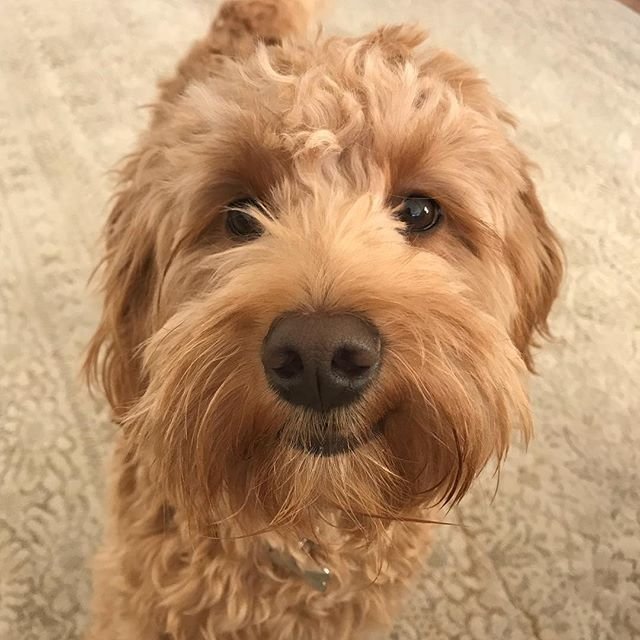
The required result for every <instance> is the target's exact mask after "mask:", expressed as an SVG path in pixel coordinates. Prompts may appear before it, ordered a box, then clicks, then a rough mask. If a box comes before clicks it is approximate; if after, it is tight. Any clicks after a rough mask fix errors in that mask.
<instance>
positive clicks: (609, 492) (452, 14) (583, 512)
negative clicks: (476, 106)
mask: <svg viewBox="0 0 640 640" xmlns="http://www.w3.org/2000/svg"><path fill="white" fill-rule="evenodd" d="M334 4H335V7H336V8H335V11H334V12H333V14H331V18H330V20H329V27H330V28H332V29H336V28H337V29H340V30H342V31H346V30H348V31H352V32H360V31H362V30H366V29H371V28H373V27H374V26H375V25H377V24H379V23H382V22H388V21H400V20H405V21H406V20H412V21H415V20H417V21H420V22H422V23H424V24H425V25H427V26H428V27H429V28H430V31H431V34H432V39H433V42H434V43H436V44H438V45H444V46H447V47H449V48H451V49H453V50H455V51H457V52H458V53H460V54H461V55H463V56H464V57H465V58H467V59H469V60H471V61H473V62H474V63H475V64H476V65H477V66H479V67H480V68H481V69H482V70H483V71H484V73H485V74H486V76H487V77H488V78H489V80H490V81H491V83H492V85H493V86H494V88H495V90H496V92H497V93H498V94H499V95H500V96H501V97H502V98H503V99H504V100H505V101H506V102H507V103H508V104H509V105H510V106H511V108H512V110H513V111H514V112H515V113H516V114H517V115H518V117H519V119H520V122H521V126H520V129H519V132H518V134H517V135H518V139H519V141H520V143H521V144H522V146H523V147H524V148H526V150H527V152H528V153H529V154H530V155H531V157H532V158H533V159H534V160H535V161H536V162H537V163H538V164H539V165H540V167H541V169H542V171H541V174H540V175H539V177H538V182H539V185H540V192H541V196H542V199H543V202H544V204H545V206H546V208H547V211H548V212H549V216H550V218H551V220H552V221H553V223H554V225H555V226H556V228H557V229H558V231H559V233H560V235H561V236H562V238H563V241H564V243H565V246H566V251H567V257H568V264H569V271H568V277H567V281H566V283H565V286H564V289H563V293H562V297H561V301H560V303H559V304H558V306H557V308H556V310H555V313H554V316H553V318H552V326H553V330H554V333H555V334H556V336H557V341H556V342H554V343H553V344H550V345H548V346H547V347H546V348H545V349H544V351H543V352H542V353H541V354H540V357H539V360H538V363H539V371H540V375H539V376H538V377H537V378H535V380H533V381H532V384H531V394H532V398H533V402H534V405H535V413H536V425H537V427H536V438H535V440H534V442H533V444H532V445H531V446H530V448H529V451H528V452H527V453H526V455H525V454H524V453H523V452H522V451H520V450H519V449H518V447H514V450H513V452H512V454H511V455H510V458H509V460H508V463H507V465H506V467H505V470H504V473H503V475H502V479H501V485H500V492H499V493H498V496H497V498H496V499H495V500H494V501H492V500H491V496H492V493H493V484H492V481H491V479H490V478H485V479H484V480H482V481H481V482H480V483H479V484H478V485H477V487H476V489H475V490H474V491H473V492H472V493H471V494H470V495H469V496H468V497H467V498H466V499H465V500H464V501H463V503H462V504H461V506H460V507H459V508H457V509H456V510H455V511H454V513H452V514H451V518H453V519H455V520H456V521H457V522H459V523H462V524H463V525H464V526H459V527H449V528H447V529H446V530H442V531H441V532H440V536H439V540H438V543H437V545H436V548H435V550H434V553H433V554H432V555H431V556H430V557H429V558H428V559H425V568H424V571H423V573H422V575H421V577H420V579H419V581H418V582H417V584H416V586H415V589H414V590H413V592H412V595H411V597H410V599H409V600H408V601H407V602H406V604H405V607H404V611H403V614H402V615H401V616H400V618H399V619H398V621H397V623H396V626H395V629H394V631H393V635H392V638H394V639H395V640H435V639H438V640H440V639H442V640H445V639H448V640H450V639H457V638H460V639H478V640H494V639H496V638H509V639H510V640H524V639H530V638H538V639H540V640H555V639H561V640H586V639H591V638H593V639H598V640H603V639H611V640H614V639H615V640H631V638H638V637H640V565H639V561H638V559H639V558H640V535H639V527H640V429H639V428H638V416H639V415H640V394H638V389H637V388H638V381H639V380H640V354H639V344H640V325H639V323H638V318H639V317H640V281H639V280H638V273H639V272H640V252H639V251H638V241H639V240H640V216H639V211H638V201H639V199H640V152H639V150H640V109H638V105H639V104H640V37H639V34H640V15H638V14H636V13H634V12H633V11H631V10H630V9H629V8H628V7H627V6H624V5H623V4H621V3H618V2H612V1H611V0H609V1H605V0H563V1H560V0H491V2H486V1H485V0H447V2H442V0H414V1H411V0H378V1H377V2H375V3H373V2H370V1H369V0H344V1H342V2H336V3H334ZM627 4H635V5H637V4H638V2H630V1H628V2H627ZM2 7H3V9H2V14H3V20H2V21H0V42H1V43H2V47H1V48H0V350H1V351H0V362H1V363H2V364H1V366H0V567H1V569H0V638H2V639H3V640H63V639H65V640H66V639H75V638H78V637H79V636H80V630H81V629H82V627H83V624H84V621H85V619H86V607H87V602H88V598H89V594H90V581H89V573H88V571H87V568H86V567H87V563H88V561H89V559H90V557H91V555H92V553H93V550H94V549H95V546H96V544H97V542H98V540H99V537H100V532H101V518H102V491H103V482H102V478H103V474H102V461H103V460H104V458H105V456H106V454H107V452H108V449H109V442H110V439H111V435H112V427H111V425H110V424H109V422H108V418H107V411H106V408H105V405H104V402H103V401H102V400H101V399H99V398H98V399H92V398H90V397H89V395H88V394H87V392H86V390H85V388H84V387H83V385H82V383H81V381H80V379H79V375H78V369H79V361H80V357H81V352H82V350H83V348H84V346H85V344H86V341H87V339H88V337H89V335H90V333H91V330H92V327H93V326H95V321H96V315H97V309H98V300H97V298H96V297H95V295H93V294H92V293H90V290H88V289H87V286H86V285H87V278H88V276H89V274H90V272H91V270H92V268H93V267H94V265H95V263H96V257H97V242H98V232H99V229H100V227H101V225H102V223H103V220H104V216H105V212H106V209H107V204H106V203H107V200H108V196H109V193H110V184H111V183H110V177H109V175H108V174H107V171H108V169H109V168H110V167H112V166H113V164H114V163H115V161H116V160H117V159H118V158H120V157H121V156H122V155H123V154H124V153H125V152H126V151H127V150H129V149H131V147H132V145H133V142H134V140H135V135H136V131H138V130H139V129H140V127H141V126H142V123H143V121H144V119H145V114H144V112H143V111H142V110H139V109H137V107H138V105H141V104H144V103H145V102H148V101H149V100H150V98H151V97H152V94H153V81H154V78H155V77H156V76H157V75H158V74H159V73H161V72H164V71H166V70H168V69H169V68H171V66H172V64H173V63H174V62H175V60H176V57H177V56H178V55H179V53H180V52H181V51H182V50H183V49H184V47H185V46H186V44H187V43H188V42H189V41H190V40H191V39H192V38H193V37H195V36H197V35H199V34H200V33H202V32H203V31H204V29H205V28H206V20H207V17H208V16H210V15H211V14H212V12H213V7H212V4H211V2H209V0H149V1H148V2H144V3H142V2H128V1H127V0H60V1H59V2H57V3H52V2H48V3H43V2H41V1H40V0H3V3H2Z"/></svg>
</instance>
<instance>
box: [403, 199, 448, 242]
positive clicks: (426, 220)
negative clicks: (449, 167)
mask: <svg viewBox="0 0 640 640" xmlns="http://www.w3.org/2000/svg"><path fill="white" fill-rule="evenodd" d="M392 204H394V205H395V214H396V216H397V218H398V220H400V221H401V222H403V223H404V225H405V233H407V234H409V235H412V234H417V233H426V232H427V231H431V230H432V229H434V228H435V227H436V226H437V225H438V224H439V223H440V222H441V221H442V219H443V217H444V214H443V212H442V207H441V206H440V203H439V202H438V201H437V200H434V199H433V198H428V197H426V196H421V195H409V196H404V197H394V198H392Z"/></svg>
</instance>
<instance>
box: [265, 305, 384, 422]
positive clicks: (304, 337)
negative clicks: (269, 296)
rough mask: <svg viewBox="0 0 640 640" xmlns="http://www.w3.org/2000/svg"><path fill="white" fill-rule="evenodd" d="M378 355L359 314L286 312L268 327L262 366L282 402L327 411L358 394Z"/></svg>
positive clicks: (376, 340) (374, 337) (376, 337)
mask: <svg viewBox="0 0 640 640" xmlns="http://www.w3.org/2000/svg"><path fill="white" fill-rule="evenodd" d="M380 353H381V343H380V334H379V333H378V331H377V330H376V328H375V327H374V326H373V325H371V324H370V323H368V322H367V321H365V320H363V319H362V318H359V317H358V316H353V315H348V314H335V315H331V314H326V313H312V314H307V315H303V314H290V315H286V316H282V317H281V318H279V319H278V320H276V321H275V322H274V323H273V324H272V325H271V329H270V330H269V333H268V334H267V337H266V338H265V339H264V344H263V347H262V364H263V366H264V370H265V373H266V374H267V379H268V380H269V382H270V384H271V386H272V387H273V389H274V390H275V391H276V392H277V393H278V394H279V395H280V396H281V397H282V398H284V399H285V400H287V401H288V402H290V403H291V404H295V405H300V406H303V407H308V408H310V409H315V410H317V411H328V410H329V409H333V408H335V407H340V406H344V405H346V404H349V403H350V402H353V401H354V400H355V399H356V398H358V396H360V395H361V394H362V392H363V391H364V389H365V388H366V387H367V385H368V384H369V383H370V382H371V380H372V379H373V377H374V376H375V374H376V372H377V370H378V368H379V366H380Z"/></svg>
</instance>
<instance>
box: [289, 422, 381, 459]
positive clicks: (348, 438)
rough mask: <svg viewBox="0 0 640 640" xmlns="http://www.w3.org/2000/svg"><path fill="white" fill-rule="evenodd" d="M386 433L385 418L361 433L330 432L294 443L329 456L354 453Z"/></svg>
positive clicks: (307, 451) (302, 448) (317, 454)
mask: <svg viewBox="0 0 640 640" xmlns="http://www.w3.org/2000/svg"><path fill="white" fill-rule="evenodd" d="M383 433H384V420H379V421H378V422H376V423H375V424H374V425H373V427H372V428H371V429H369V430H367V431H366V432H364V433H362V434H361V435H358V436H354V435H341V434H339V433H332V432H328V433H325V434H322V435H313V436H307V437H305V438H302V437H300V438H296V439H295V440H293V442H292V444H293V446H294V447H295V448H296V449H299V450H300V451H304V452H306V453H310V454H312V455H314V456H319V457H325V458H329V457H331V456H337V455H341V454H346V453H352V452H353V451H355V450H356V449H358V448H359V447H361V446H363V445H365V444H367V443H369V442H371V441H372V440H375V439H376V438H379V437H380V436H382V434H383Z"/></svg>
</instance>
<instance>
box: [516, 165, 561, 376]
mask: <svg viewBox="0 0 640 640" xmlns="http://www.w3.org/2000/svg"><path fill="white" fill-rule="evenodd" d="M528 169H529V164H528V163H527V161H526V160H525V159H523V161H522V169H521V172H522V177H523V188H522V189H521V190H520V192H519V193H518V195H517V198H516V203H515V211H514V216H513V218H512V220H511V222H510V225H509V227H508V228H507V230H506V237H505V245H504V250H505V252H506V257H507V261H508V264H509V267H510V269H511V272H512V275H513V285H514V289H515V295H516V303H517V314H516V316H515V318H514V319H513V324H512V328H511V334H512V339H513V342H514V344H515V345H516V347H517V348H518V349H519V350H520V353H521V354H522V358H523V360H524V361H525V363H526V365H527V367H528V368H529V370H531V371H533V359H532V354H531V350H532V347H535V346H536V336H537V335H541V336H543V337H548V336H549V330H548V325H547V316H548V315H549V311H550V310H551V305H552V304H553V301H554V300H555V299H556V297H557V295H558V290H559V288H560V283H561V280H562V274H563V271H564V269H563V253H562V249H561V247H560V243H559V241H558V238H557V236H556V234H555V233H554V231H553V230H552V229H551V227H550V226H549V223H548V222H547V219H546V216H545V214H544V211H543V209H542V206H541V204H540V201H539V200H538V196H537V194H536V189H535V186H534V184H533V181H532V180H531V178H530V176H529V173H528Z"/></svg>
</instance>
